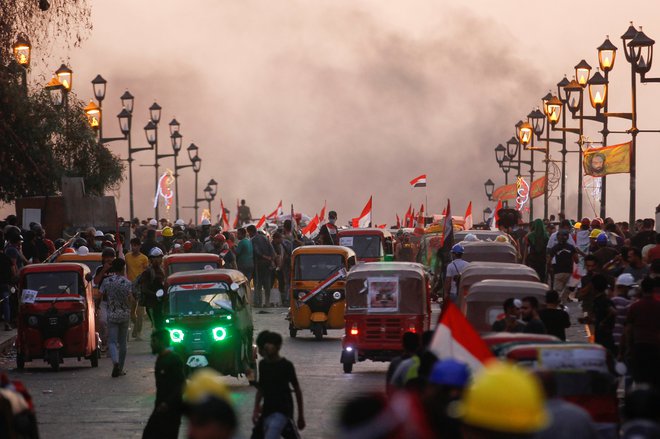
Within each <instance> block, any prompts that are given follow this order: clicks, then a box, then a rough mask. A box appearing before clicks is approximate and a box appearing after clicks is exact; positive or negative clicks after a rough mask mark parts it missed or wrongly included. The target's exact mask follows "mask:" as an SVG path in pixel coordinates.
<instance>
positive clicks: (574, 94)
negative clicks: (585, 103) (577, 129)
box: [564, 79, 582, 115]
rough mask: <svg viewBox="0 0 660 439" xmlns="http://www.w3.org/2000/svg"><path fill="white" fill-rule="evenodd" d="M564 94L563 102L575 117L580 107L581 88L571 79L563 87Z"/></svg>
mask: <svg viewBox="0 0 660 439" xmlns="http://www.w3.org/2000/svg"><path fill="white" fill-rule="evenodd" d="M564 93H565V95H566V99H565V100H566V104H567V105H568V109H569V110H571V113H573V114H574V115H575V113H576V112H577V111H578V110H579V109H580V107H581V106H582V86H581V85H580V83H579V82H578V81H576V80H575V79H573V80H571V81H570V82H569V83H568V85H566V86H565V87H564Z"/></svg>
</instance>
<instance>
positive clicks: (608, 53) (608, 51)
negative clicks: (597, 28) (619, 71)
mask: <svg viewBox="0 0 660 439" xmlns="http://www.w3.org/2000/svg"><path fill="white" fill-rule="evenodd" d="M616 50H617V48H616V46H615V45H614V44H612V42H611V41H610V36H609V35H608V36H607V38H605V41H603V44H601V45H600V46H598V64H599V65H600V69H601V70H602V71H603V72H605V73H607V72H609V71H610V70H612V69H613V68H614V61H615V60H616Z"/></svg>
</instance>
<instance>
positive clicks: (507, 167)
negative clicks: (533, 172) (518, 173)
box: [501, 157, 511, 184]
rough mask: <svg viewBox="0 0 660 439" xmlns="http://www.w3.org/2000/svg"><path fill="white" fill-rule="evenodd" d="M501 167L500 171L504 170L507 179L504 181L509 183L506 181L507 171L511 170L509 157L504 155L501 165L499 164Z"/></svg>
mask: <svg viewBox="0 0 660 439" xmlns="http://www.w3.org/2000/svg"><path fill="white" fill-rule="evenodd" d="M501 168H502V171H503V172H504V174H505V176H506V180H507V181H506V182H505V183H506V184H509V182H508V179H509V178H508V174H509V172H510V171H511V159H510V158H509V157H504V160H503V161H502V166H501Z"/></svg>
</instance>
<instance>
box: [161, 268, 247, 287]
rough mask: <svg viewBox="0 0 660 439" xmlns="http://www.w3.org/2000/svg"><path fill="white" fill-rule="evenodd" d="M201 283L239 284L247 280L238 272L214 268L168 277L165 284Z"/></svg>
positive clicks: (182, 272)
mask: <svg viewBox="0 0 660 439" xmlns="http://www.w3.org/2000/svg"><path fill="white" fill-rule="evenodd" d="M201 282H226V283H229V284H231V283H237V284H241V283H243V282H247V278H246V277H245V275H243V273H241V272H240V271H238V270H230V269H225V268H216V269H214V270H195V271H181V272H179V273H174V274H171V275H170V276H168V278H167V283H168V284H169V285H173V284H194V283H201Z"/></svg>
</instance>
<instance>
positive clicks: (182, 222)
mask: <svg viewBox="0 0 660 439" xmlns="http://www.w3.org/2000/svg"><path fill="white" fill-rule="evenodd" d="M174 225H175V226H181V227H183V226H185V225H186V223H185V222H184V221H183V220H182V219H181V218H179V219H178V220H176V221H175V222H174Z"/></svg>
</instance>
